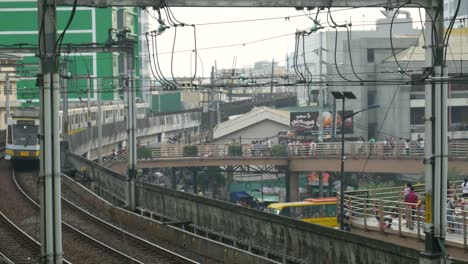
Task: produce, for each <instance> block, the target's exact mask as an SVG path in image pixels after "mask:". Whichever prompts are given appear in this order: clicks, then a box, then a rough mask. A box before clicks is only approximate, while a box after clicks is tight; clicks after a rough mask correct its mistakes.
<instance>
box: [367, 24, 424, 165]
mask: <svg viewBox="0 0 468 264" xmlns="http://www.w3.org/2000/svg"><path fill="white" fill-rule="evenodd" d="M421 34H422V31H421V32H420V35H421ZM416 44H417V43H416ZM413 53H414V49H413V51H412V52H411V54H410V59H408V62H407V63H406V67H408V66H409V63H410V61H411V57H412V56H413ZM404 70H405V71H406V68H405V69H404ZM404 76H405V75H404V74H401V79H402V80H403V78H404ZM400 87H401V85H398V86H397V87H396V89H395V92H394V93H393V96H392V99H391V100H390V103H389V104H388V107H387V110H386V112H385V115H384V118H383V120H382V122H381V124H380V127H379V130H378V132H377V136H376V137H375V139H376V140H378V139H379V137H380V135H381V133H382V128H383V126H384V124H385V121H386V120H387V117H388V114H389V113H390V109H391V107H392V105H393V102H394V101H395V98H396V96H397V94H398V91H399V90H400ZM374 149H375V148H372V150H374ZM371 155H372V151H371V152H369V154H368V155H367V157H366V161H365V162H364V166H363V167H362V170H361V174H362V173H364V172H365V170H366V166H367V163H368V162H369V159H370V157H371Z"/></svg>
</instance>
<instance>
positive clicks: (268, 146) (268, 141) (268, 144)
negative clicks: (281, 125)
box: [267, 139, 271, 155]
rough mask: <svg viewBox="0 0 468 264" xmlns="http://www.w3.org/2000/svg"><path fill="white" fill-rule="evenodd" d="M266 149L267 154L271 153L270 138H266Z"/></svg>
mask: <svg viewBox="0 0 468 264" xmlns="http://www.w3.org/2000/svg"><path fill="white" fill-rule="evenodd" d="M267 150H268V154H269V155H271V139H268V140H267Z"/></svg>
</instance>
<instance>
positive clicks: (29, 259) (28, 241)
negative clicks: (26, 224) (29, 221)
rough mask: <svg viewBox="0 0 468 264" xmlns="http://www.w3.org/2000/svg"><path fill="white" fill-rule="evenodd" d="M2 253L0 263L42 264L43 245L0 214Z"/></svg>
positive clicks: (0, 245)
mask: <svg viewBox="0 0 468 264" xmlns="http://www.w3.org/2000/svg"><path fill="white" fill-rule="evenodd" d="M0 252H5V253H1V254H0V263H4V262H5V263H8V264H10V263H25V264H26V263H28V264H29V263H40V262H39V259H40V253H41V245H40V244H39V242H37V241H36V240H35V239H34V238H32V237H31V236H29V235H28V234H26V233H25V232H24V231H23V230H21V229H20V228H19V227H18V226H17V225H15V224H14V223H13V222H12V221H10V219H8V217H6V216H5V215H4V214H3V213H2V212H0ZM2 259H3V260H2Z"/></svg>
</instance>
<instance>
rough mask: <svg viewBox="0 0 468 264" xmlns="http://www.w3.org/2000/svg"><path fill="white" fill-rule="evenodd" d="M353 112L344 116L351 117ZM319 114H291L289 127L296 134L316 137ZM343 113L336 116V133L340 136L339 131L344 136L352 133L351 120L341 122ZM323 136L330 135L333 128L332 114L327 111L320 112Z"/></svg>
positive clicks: (347, 112) (346, 112)
mask: <svg viewBox="0 0 468 264" xmlns="http://www.w3.org/2000/svg"><path fill="white" fill-rule="evenodd" d="M352 114H353V111H345V112H344V116H349V115H352ZM318 116H319V113H318V112H291V113H290V115H289V125H290V127H291V129H292V130H295V131H296V132H297V133H298V134H304V135H318V133H319V127H320V122H319V118H318ZM342 116H343V113H342V112H341V111H338V113H337V116H336V119H337V120H336V133H337V134H340V133H341V129H344V133H345V134H352V133H353V131H354V130H353V118H352V117H351V118H347V119H346V120H345V121H344V124H343V122H342V121H343V120H342ZM322 123H323V135H324V136H327V135H329V136H330V135H331V134H332V128H333V114H332V113H331V112H329V111H323V112H322Z"/></svg>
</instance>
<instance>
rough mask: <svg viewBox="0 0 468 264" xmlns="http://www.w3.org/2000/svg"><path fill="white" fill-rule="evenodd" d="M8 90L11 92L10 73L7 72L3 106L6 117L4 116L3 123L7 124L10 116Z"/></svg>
mask: <svg viewBox="0 0 468 264" xmlns="http://www.w3.org/2000/svg"><path fill="white" fill-rule="evenodd" d="M10 92H11V87H10V74H9V73H8V72H7V73H6V74H5V97H6V98H5V100H6V103H5V107H6V118H5V123H6V124H8V119H9V118H10Z"/></svg>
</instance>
